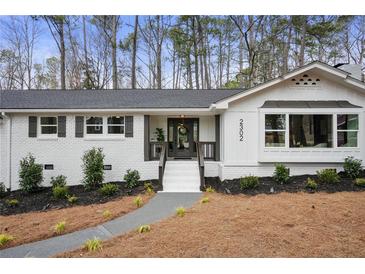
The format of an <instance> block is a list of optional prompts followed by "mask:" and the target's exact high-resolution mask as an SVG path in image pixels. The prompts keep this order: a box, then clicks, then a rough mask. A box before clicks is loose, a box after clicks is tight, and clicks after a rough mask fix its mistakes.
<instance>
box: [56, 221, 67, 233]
mask: <svg viewBox="0 0 365 274" xmlns="http://www.w3.org/2000/svg"><path fill="white" fill-rule="evenodd" d="M65 230H66V222H65V221H62V222H59V223H57V224H56V225H55V226H54V232H56V234H62V233H63V232H65Z"/></svg>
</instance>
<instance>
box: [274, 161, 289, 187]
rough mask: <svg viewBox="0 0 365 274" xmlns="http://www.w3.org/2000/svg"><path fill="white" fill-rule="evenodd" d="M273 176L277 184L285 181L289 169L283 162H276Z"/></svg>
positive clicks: (287, 177)
mask: <svg viewBox="0 0 365 274" xmlns="http://www.w3.org/2000/svg"><path fill="white" fill-rule="evenodd" d="M273 178H274V180H275V182H277V183H279V184H285V183H287V182H288V181H289V178H290V176H289V169H288V168H287V167H286V166H285V165H283V164H276V165H275V171H274V174H273Z"/></svg>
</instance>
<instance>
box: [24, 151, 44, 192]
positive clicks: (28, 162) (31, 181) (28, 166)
mask: <svg viewBox="0 0 365 274" xmlns="http://www.w3.org/2000/svg"><path fill="white" fill-rule="evenodd" d="M19 178H20V180H19V184H20V187H21V189H22V190H23V191H25V192H34V191H36V190H37V189H38V188H39V187H40V186H41V184H42V182H43V167H42V165H40V164H36V162H35V158H34V157H33V155H32V154H29V155H28V156H26V157H24V158H23V159H22V160H21V161H20V170H19Z"/></svg>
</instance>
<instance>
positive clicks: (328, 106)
mask: <svg viewBox="0 0 365 274" xmlns="http://www.w3.org/2000/svg"><path fill="white" fill-rule="evenodd" d="M348 68H350V69H351V73H350V72H347V71H345V70H348ZM349 71H350V70H349ZM364 107H365V84H364V82H362V81H361V71H360V70H357V71H356V70H354V69H353V67H346V66H343V67H331V66H328V65H326V64H323V63H320V62H314V63H311V64H309V65H306V66H304V67H302V68H299V69H296V70H294V71H292V72H290V73H288V74H286V75H284V76H281V77H279V78H277V79H274V80H271V81H269V82H267V83H264V84H261V85H258V86H256V87H253V88H251V89H247V90H181V91H176V90H174V91H173V90H117V91H113V90H107V91H87V90H79V91H62V90H57V91H56V90H54V91H39V90H38V91H1V92H0V113H1V116H0V117H1V118H0V181H1V182H4V183H5V185H6V186H7V187H8V188H11V189H17V188H18V180H19V179H18V171H19V161H20V159H21V158H22V157H24V156H26V155H27V154H28V153H32V154H33V155H34V156H35V157H36V160H37V162H39V163H41V164H43V165H44V167H45V170H44V175H45V180H44V185H47V184H49V179H50V177H51V176H55V175H59V174H63V175H65V176H67V178H68V183H69V184H79V183H80V182H81V179H82V172H81V157H82V155H83V153H84V152H85V151H86V150H88V149H90V148H91V147H102V148H103V150H104V153H105V155H106V158H105V165H106V167H105V168H106V169H108V170H105V175H106V178H105V180H106V181H120V180H122V177H123V175H124V174H125V171H126V170H127V169H128V168H132V169H137V170H139V172H140V174H141V178H142V179H158V178H159V177H160V178H161V179H162V176H163V175H164V174H165V177H164V188H165V186H168V184H169V183H172V182H169V180H170V181H171V180H175V181H178V178H179V177H183V176H187V177H186V181H188V180H191V181H192V183H191V184H199V182H197V181H196V178H194V176H195V177H196V176H197V174H196V173H194V172H192V171H191V172H192V173H191V174H190V169H195V168H196V169H197V170H198V161H197V159H198V160H199V155H201V156H202V157H201V158H200V161H199V167H200V169H199V170H200V172H203V173H204V176H205V177H214V176H219V177H220V178H221V179H230V178H237V177H240V176H244V175H248V174H255V175H259V176H261V175H265V176H267V175H271V174H272V172H273V169H274V163H276V162H282V163H285V164H286V165H287V166H288V167H289V168H290V172H291V174H313V173H315V171H316V170H318V169H320V168H325V167H331V168H336V169H338V170H340V169H341V167H342V163H343V160H344V158H345V157H346V156H350V155H352V156H354V157H356V158H359V159H362V160H363V161H364V160H365V150H364V147H365V138H364V128H365V123H364ZM156 128H162V129H163V132H164V139H165V140H164V141H165V142H164V143H160V142H157V140H156V135H155V134H154V132H155V131H156ZM196 143H198V144H199V146H196ZM164 146H165V148H166V150H164V149H163V147H164ZM164 151H166V153H165V154H164V153H163V152H164ZM199 152H201V153H199ZM203 158H204V160H203ZM187 159H191V160H192V161H185V160H187ZM166 160H167V164H165V163H166V162H165V161H166ZM181 160H184V161H181ZM174 163H175V164H174ZM179 165H180V166H181V169H182V170H181V169H180V171H179V169H178V166H179ZM159 166H160V167H159ZM165 166H166V167H168V168H169V170H166V168H165ZM173 167H174V168H175V169H174V168H173ZM202 167H204V169H203V168H202ZM174 172H176V174H175V176H174ZM179 172H180V173H179ZM179 184H183V181H181V182H180V183H179ZM187 184H188V183H187ZM177 188H178V187H177ZM169 189H171V188H169ZM172 189H174V188H172ZM182 189H184V188H183V187H182ZM193 189H196V188H195V187H193V186H192V185H191V186H189V187H188V189H185V190H193Z"/></svg>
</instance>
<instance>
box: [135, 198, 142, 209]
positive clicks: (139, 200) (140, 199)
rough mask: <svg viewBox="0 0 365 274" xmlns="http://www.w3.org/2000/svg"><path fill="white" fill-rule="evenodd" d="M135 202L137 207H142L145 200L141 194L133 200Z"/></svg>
mask: <svg viewBox="0 0 365 274" xmlns="http://www.w3.org/2000/svg"><path fill="white" fill-rule="evenodd" d="M133 204H135V206H136V207H141V206H142V205H143V200H142V197H141V196H137V197H136V198H134V200H133Z"/></svg>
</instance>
